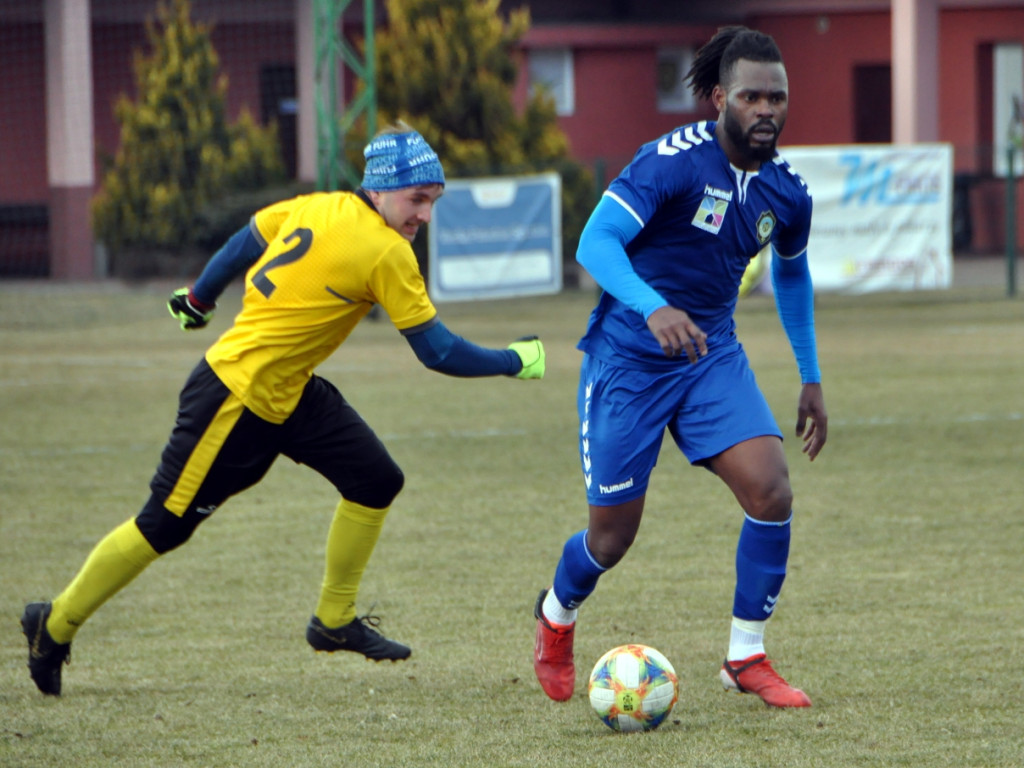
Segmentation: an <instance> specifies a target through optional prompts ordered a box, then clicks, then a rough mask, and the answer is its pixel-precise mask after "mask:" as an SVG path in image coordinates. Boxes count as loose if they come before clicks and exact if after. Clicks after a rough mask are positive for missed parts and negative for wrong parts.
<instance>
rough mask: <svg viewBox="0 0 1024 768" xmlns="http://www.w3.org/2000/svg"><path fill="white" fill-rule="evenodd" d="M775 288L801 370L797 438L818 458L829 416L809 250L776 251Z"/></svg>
mask: <svg viewBox="0 0 1024 768" xmlns="http://www.w3.org/2000/svg"><path fill="white" fill-rule="evenodd" d="M772 285H773V286H774V288H775V304H776V306H777V308H778V311H779V318H780V319H781V320H782V326H783V328H785V330H786V335H787V336H788V337H789V343H790V346H792V347H793V354H794V355H795V356H796V364H797V367H798V368H799V369H800V380H801V381H802V382H803V387H801V388H800V401H799V403H798V404H797V417H796V435H797V437H799V438H801V439H803V442H804V446H803V452H804V453H806V454H807V456H808V457H809V458H810V460H811V461H814V459H815V458H817V456H818V454H819V453H820V452H821V449H822V448H824V447H825V441H826V440H827V439H828V413H827V412H826V411H825V397H824V395H823V394H822V391H821V371H820V370H819V369H818V351H817V345H816V344H815V338H814V287H813V285H812V283H811V271H810V268H809V267H808V266H807V250H806V249H805V250H803V251H801V252H800V253H799V254H798V255H796V256H792V257H782V256H780V255H779V253H778V252H777V251H775V250H774V248H773V250H772Z"/></svg>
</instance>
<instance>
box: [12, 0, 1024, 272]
mask: <svg viewBox="0 0 1024 768" xmlns="http://www.w3.org/2000/svg"><path fill="white" fill-rule="evenodd" d="M727 24H744V25H747V26H750V27H754V28H757V29H760V30H762V31H764V32H766V33H768V34H771V35H772V36H773V37H774V38H775V39H776V41H777V42H778V44H779V46H780V48H781V50H782V52H783V55H784V58H785V62H786V67H787V71H788V75H789V81H790V91H791V107H790V113H789V120H788V123H787V126H786V129H785V132H784V133H783V135H782V145H781V150H782V152H783V154H784V155H785V153H786V148H787V147H801V148H803V147H863V146H871V147H876V148H877V147H889V148H892V147H904V148H905V147H908V146H920V145H927V146H931V145H941V146H942V147H943V148H944V150H945V151H946V152H948V158H949V159H948V161H945V160H944V161H943V162H944V165H942V166H941V173H942V174H943V176H944V177H945V178H944V179H943V180H942V189H941V199H940V200H939V204H940V205H941V206H942V207H943V211H944V213H943V215H944V216H947V217H948V228H946V229H943V231H941V232H940V233H939V234H938V235H937V236H936V238H935V239H937V240H938V242H932V243H930V244H928V245H927V248H929V249H931V251H932V253H931V254H930V255H929V256H928V257H927V258H929V259H932V260H934V259H935V258H936V256H935V254H936V253H938V254H939V255H940V257H943V258H944V257H948V258H950V259H951V260H952V261H953V263H954V264H955V267H956V268H957V269H958V268H959V267H960V266H961V265H963V266H964V267H965V268H969V267H968V262H970V261H972V260H979V259H988V260H990V261H991V260H992V259H996V260H997V261H998V262H999V263H998V264H997V265H995V266H991V267H989V268H988V269H989V271H990V272H992V273H993V274H996V273H998V274H999V276H1000V277H999V279H1003V278H1004V276H1007V277H1008V275H1007V274H1006V273H1007V268H1012V267H1011V266H1010V265H1011V262H1013V263H1014V264H1015V262H1016V258H1017V256H1016V252H1017V250H1019V249H1020V247H1021V245H1022V242H1024V239H1022V238H1024V236H1022V234H1021V228H1020V227H1018V226H1017V221H1018V220H1019V219H1020V218H1021V216H1022V213H1024V194H1022V193H1021V189H1020V187H1021V182H1020V178H1021V173H1022V166H1024V152H1022V150H1021V146H1022V136H1024V122H1022V116H1021V101H1022V98H1024V95H1022V94H1024V0H988V1H987V2H986V1H985V0H757V1H756V2H755V1H754V0H687V1H686V2H679V1H678V0H558V2H541V1H535V2H522V1H521V0H520V1H518V2H516V1H511V2H510V1H505V2H499V1H498V0H387V1H385V2H373V1H372V0H260V1H259V2H247V1H246V0H165V1H163V2H158V0H0V72H2V73H3V77H2V78H0V280H10V279H26V278H29V279H37V278H39V279H50V280H60V281H83V280H96V279H105V278H109V277H115V278H123V279H142V278H147V277H154V276H173V277H181V276H188V275H193V274H196V273H197V272H198V269H199V268H200V267H201V264H202V263H203V262H204V261H205V259H206V258H207V257H208V256H209V255H210V254H211V253H212V252H213V250H215V249H216V247H217V246H219V244H220V242H222V240H223V239H224V238H225V237H226V236H227V235H229V234H230V233H231V232H232V231H234V229H236V228H237V227H238V226H240V225H241V224H244V223H245V221H246V220H247V219H248V217H249V215H251V213H252V212H253V211H254V210H256V209H257V208H258V207H260V206H261V205H263V204H266V203H269V202H272V201H273V200H276V199H280V198H282V197H286V196H291V195H292V194H295V193H296V192H301V191H309V190H314V189H338V188H351V187H352V186H353V185H354V184H356V183H357V182H358V178H359V175H360V174H361V155H360V149H361V147H362V145H363V143H364V142H365V140H366V138H367V136H368V135H370V134H372V133H373V132H374V131H375V130H376V129H377V128H379V127H380V126H381V125H382V124H383V123H384V122H387V121H391V120H394V119H396V118H401V119H403V120H406V121H407V122H410V123H411V124H412V125H413V126H414V127H416V128H417V129H418V130H420V131H421V132H422V133H424V135H425V136H426V137H427V138H428V140H429V141H431V143H432V144H433V145H434V146H435V148H437V149H438V151H439V154H441V156H442V159H443V161H444V162H445V166H446V169H447V171H448V175H449V177H450V178H453V179H455V178H474V177H481V176H487V177H491V176H502V175H505V174H523V173H526V174H530V173H539V172H553V173H556V174H557V175H558V177H559V178H560V182H561V185H560V186H561V206H560V211H559V216H560V217H561V232H560V237H561V241H562V242H561V244H560V245H561V249H560V250H561V253H560V258H561V259H562V260H563V261H564V263H565V285H567V286H573V285H578V284H580V276H579V275H578V274H577V273H576V271H575V269H574V265H573V256H574V253H575V244H576V237H577V236H578V233H579V231H580V229H581V228H582V225H583V223H584V222H585V220H586V217H587V215H589V211H590V209H591V208H592V207H593V204H594V202H595V201H596V199H597V196H598V195H599V194H600V192H601V190H602V189H603V188H604V187H605V186H606V185H607V183H608V182H609V181H610V180H611V179H612V178H614V176H615V175H616V174H617V173H618V171H619V170H620V169H621V168H622V167H623V166H624V165H625V164H626V163H627V162H628V161H629V159H630V157H631V156H632V154H633V153H634V152H635V150H636V149H637V148H638V147H639V146H640V144H642V143H643V142H645V141H650V140H652V139H655V138H657V137H658V136H660V135H661V134H664V133H666V132H669V131H672V130H673V129H674V128H676V127H678V126H682V125H685V124H687V123H690V122H693V121H696V120H701V119H713V117H714V113H713V111H712V110H711V108H710V106H709V105H708V104H707V103H701V102H697V101H695V100H694V98H693V96H692V94H690V93H689V92H688V90H687V89H686V88H685V87H684V86H683V82H682V79H683V76H684V75H685V73H686V71H687V69H688V67H689V65H690V62H691V61H692V58H693V55H694V53H695V51H696V50H697V49H698V48H699V47H700V45H701V44H703V43H704V42H706V41H707V40H708V39H709V38H710V37H711V35H713V34H714V32H715V31H716V30H717V29H718V28H719V27H720V26H722V25H727ZM797 170H798V171H801V172H802V171H803V169H802V168H800V167H797ZM809 170H813V169H809ZM812 175H813V174H812ZM814 191H815V190H814V188H813V186H812V193H813V192H814ZM816 200H817V198H816ZM421 240H422V241H423V242H420V243H418V244H417V247H418V248H419V249H420V251H421V252H422V253H421V256H422V257H423V260H424V268H425V270H426V260H427V259H426V253H425V249H426V238H421ZM812 241H813V238H812ZM883 250H884V249H883ZM901 258H903V256H902V255H898V258H897V256H894V255H893V254H891V253H890V254H886V253H878V254H874V255H872V256H871V259H872V262H871V263H872V264H879V263H883V262H887V263H893V262H895V261H898V260H899V259H901ZM1004 265H1006V268H1004ZM957 269H954V273H955V272H956V271H957ZM943 284H944V283H942V282H941V281H940V283H939V285H940V287H941V285H943ZM1009 287H1010V286H1008V288H1009ZM1012 289H1014V290H1015V284H1014V286H1012Z"/></svg>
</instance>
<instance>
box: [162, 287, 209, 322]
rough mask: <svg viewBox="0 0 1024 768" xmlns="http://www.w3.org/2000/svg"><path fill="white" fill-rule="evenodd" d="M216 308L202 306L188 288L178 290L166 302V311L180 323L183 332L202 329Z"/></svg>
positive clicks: (207, 305) (206, 305)
mask: <svg viewBox="0 0 1024 768" xmlns="http://www.w3.org/2000/svg"><path fill="white" fill-rule="evenodd" d="M216 307H217V305H216V304H213V305H212V306H211V305H210V304H203V303H202V302H201V301H199V299H197V298H196V297H195V294H193V293H192V291H191V290H190V289H189V288H179V289H178V290H176V291H175V292H174V293H172V294H171V298H169V299H168V300H167V309H168V311H169V312H170V313H171V317H173V318H174V319H175V320H177V321H178V322H179V323H181V330H183V331H194V330H196V329H197V328H203V327H204V326H205V325H206V324H207V323H208V322H210V318H212V317H213V310H214V309H216Z"/></svg>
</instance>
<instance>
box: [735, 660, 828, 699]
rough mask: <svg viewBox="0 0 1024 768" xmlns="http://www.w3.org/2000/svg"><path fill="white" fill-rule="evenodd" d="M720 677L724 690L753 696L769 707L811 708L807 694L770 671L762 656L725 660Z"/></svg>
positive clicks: (772, 670)
mask: <svg viewBox="0 0 1024 768" xmlns="http://www.w3.org/2000/svg"><path fill="white" fill-rule="evenodd" d="M719 677H720V678H721V679H722V685H724V686H725V688H726V690H730V691H736V692H737V693H756V694H757V695H758V696H760V697H761V699H762V700H764V703H765V704H767V705H768V706H770V707H809V706H811V700H810V698H808V696H807V694H806V693H804V692H803V691H801V690H800V689H799V688H794V687H793V686H791V685H790V684H789V683H787V682H786V681H785V680H783V679H782V677H781V676H780V675H779V673H778V672H776V671H775V670H774V669H772V663H771V662H770V661H769V660H768V658H767V657H766V656H765V655H764V654H763V653H756V654H754V655H753V656H749V657H747V658H745V659H743V660H742V661H729V660H728V659H726V660H725V663H724V664H723V665H722V671H721V672H720V673H719Z"/></svg>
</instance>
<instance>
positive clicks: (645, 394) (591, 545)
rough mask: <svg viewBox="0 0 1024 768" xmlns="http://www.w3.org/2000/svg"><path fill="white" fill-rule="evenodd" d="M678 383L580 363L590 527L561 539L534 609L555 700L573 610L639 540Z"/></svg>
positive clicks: (562, 685)
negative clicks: (549, 583) (550, 580)
mask: <svg viewBox="0 0 1024 768" xmlns="http://www.w3.org/2000/svg"><path fill="white" fill-rule="evenodd" d="M675 384H676V380H675V379H674V378H669V377H658V376H649V375H647V374H645V373H644V372H639V371H630V370H622V369H616V368H615V367H614V366H609V365H606V364H604V363H601V362H600V361H597V360H594V359H592V358H590V357H589V356H585V357H584V361H583V365H582V367H581V371H580V386H579V390H578V396H577V408H578V411H579V418H580V460H581V465H582V469H583V477H584V482H585V485H586V489H587V500H588V502H589V505H590V510H589V519H588V524H587V528H586V529H585V530H582V531H578V532H577V533H575V534H573V535H572V536H570V537H569V539H568V541H566V543H565V545H564V547H563V548H562V555H561V558H560V559H559V561H558V565H557V567H556V569H555V577H554V581H553V585H552V588H551V589H550V590H542V591H541V593H540V596H539V597H538V599H537V603H536V604H535V606H534V615H535V617H536V619H537V634H536V640H535V645H534V658H533V662H534V671H535V672H536V674H537V679H538V681H539V682H540V684H541V687H542V688H543V689H544V691H545V693H547V694H548V696H550V697H551V698H552V699H555V700H556V701H565V700H567V699H569V698H570V697H571V696H572V691H573V688H574V685H575V674H576V668H575V664H574V661H573V635H574V631H575V621H576V611H577V609H578V607H579V606H580V604H581V603H582V602H583V601H584V600H585V599H586V598H587V597H588V596H589V595H590V593H591V592H593V591H594V588H595V587H596V586H597V581H598V579H599V578H600V576H601V574H602V573H604V572H605V571H606V570H608V569H609V568H611V567H612V566H614V565H615V564H616V563H618V562H619V561H620V560H621V559H622V557H623V556H624V555H625V554H626V551H627V550H628V549H629V547H630V546H631V545H632V543H633V540H634V539H635V538H636V534H637V530H638V529H639V527H640V519H641V517H642V516H643V509H644V500H645V497H646V490H647V482H648V479H649V477H650V473H651V470H652V469H653V468H654V464H655V462H656V461H657V455H658V451H659V449H660V447H661V440H662V435H663V434H664V431H665V425H666V423H667V422H668V419H669V418H670V417H671V414H672V413H673V411H674V404H673V402H672V398H673V396H674V394H673V392H674V390H677V389H678V387H676V386H675Z"/></svg>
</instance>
